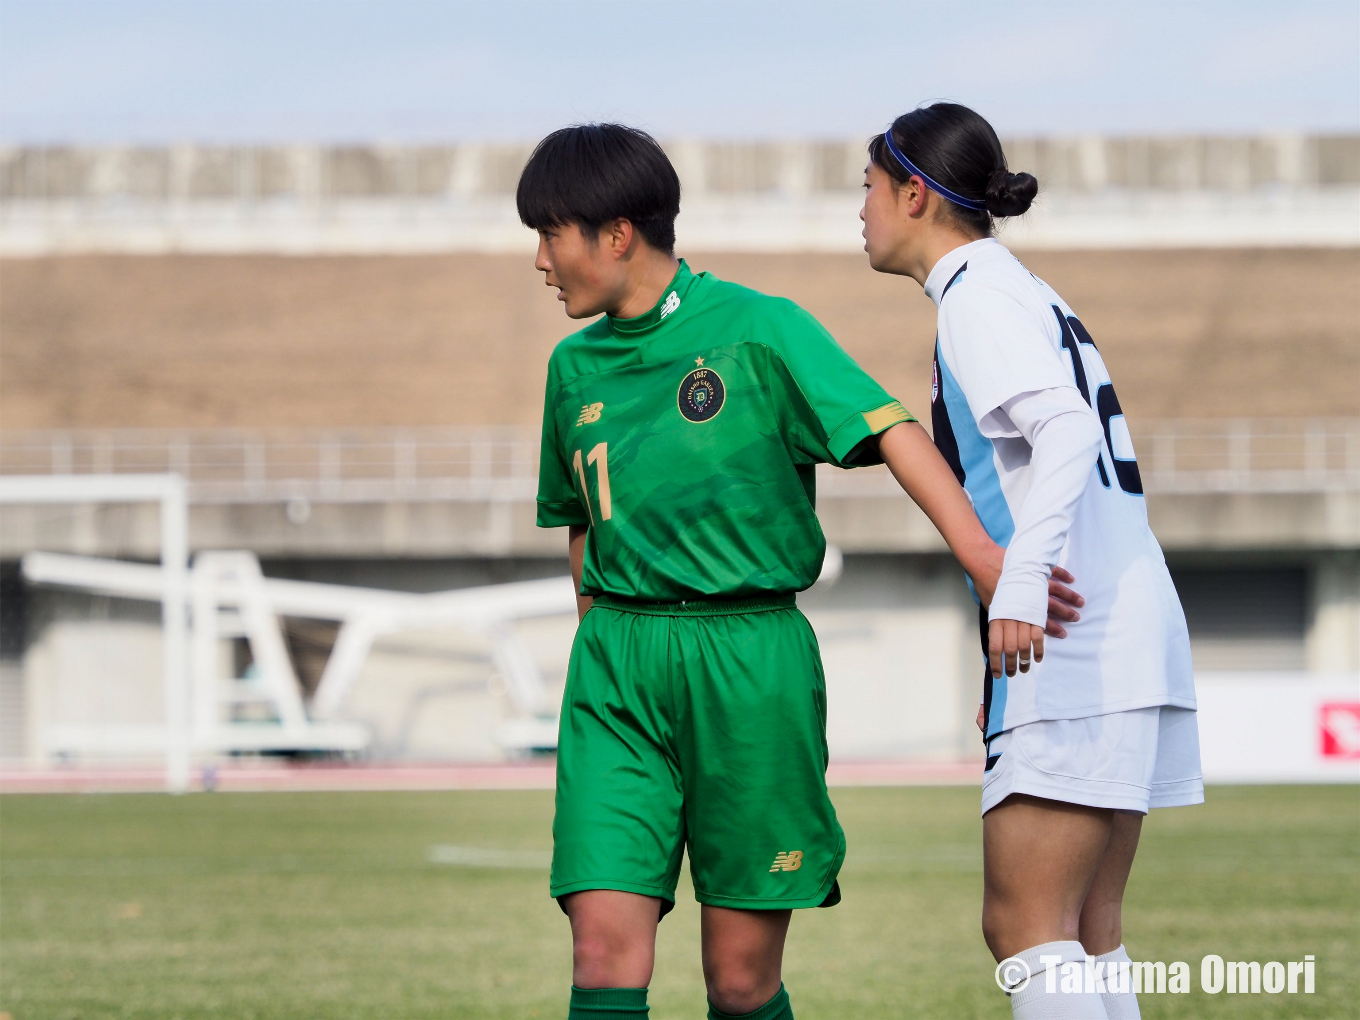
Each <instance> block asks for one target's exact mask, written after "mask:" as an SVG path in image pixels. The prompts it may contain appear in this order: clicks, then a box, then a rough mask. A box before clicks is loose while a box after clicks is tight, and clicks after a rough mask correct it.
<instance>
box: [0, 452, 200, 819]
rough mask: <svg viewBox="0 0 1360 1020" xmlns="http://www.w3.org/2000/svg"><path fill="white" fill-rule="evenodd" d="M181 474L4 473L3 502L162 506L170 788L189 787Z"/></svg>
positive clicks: (185, 506)
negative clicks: (148, 504) (151, 504)
mask: <svg viewBox="0 0 1360 1020" xmlns="http://www.w3.org/2000/svg"><path fill="white" fill-rule="evenodd" d="M187 489H188V486H187V485H186V484H185V481H184V478H183V477H182V476H181V475H177V474H159V475H151V474H126V475H4V476H0V504H4V503H18V504H35V503H95V502H101V503H156V504H157V505H158V506H159V507H160V547H161V569H160V571H159V575H160V579H161V586H160V603H161V625H162V628H163V632H162V641H161V648H162V669H163V673H164V676H163V682H164V691H165V695H164V696H165V788H166V790H168V791H169V792H170V793H184V792H185V791H186V790H188V789H189V774H190V770H191V755H192V749H191V744H190V739H191V737H190V732H189V727H190V720H189V682H188V651H189V644H188V619H187V616H188V590H189V502H188V493H187Z"/></svg>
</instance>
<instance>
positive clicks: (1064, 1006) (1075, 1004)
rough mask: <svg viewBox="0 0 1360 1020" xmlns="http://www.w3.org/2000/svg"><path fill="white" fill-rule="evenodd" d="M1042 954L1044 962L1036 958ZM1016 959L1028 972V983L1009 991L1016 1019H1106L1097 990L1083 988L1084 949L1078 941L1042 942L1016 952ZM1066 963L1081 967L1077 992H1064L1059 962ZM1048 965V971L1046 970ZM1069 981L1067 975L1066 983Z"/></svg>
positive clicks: (1103, 1006) (1103, 1005)
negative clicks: (1051, 980) (1020, 961)
mask: <svg viewBox="0 0 1360 1020" xmlns="http://www.w3.org/2000/svg"><path fill="white" fill-rule="evenodd" d="M1041 956H1047V957H1049V958H1050V959H1049V960H1048V961H1047V962H1045V961H1043V960H1041V959H1039V958H1040V957H1041ZM1052 957H1057V959H1056V960H1054V959H1052ZM1015 959H1017V960H1023V961H1024V962H1025V964H1026V965H1027V966H1028V967H1029V972H1030V980H1029V984H1027V985H1025V987H1024V988H1022V989H1020V990H1019V991H1014V992H1011V993H1010V997H1011V1012H1012V1013H1013V1014H1014V1016H1015V1020H1107V1017H1106V1013H1105V1004H1104V1003H1103V1002H1102V1001H1101V998H1100V993H1099V992H1088V991H1086V990H1085V981H1084V976H1085V967H1084V964H1085V962H1086V950H1085V949H1083V948H1082V945H1081V943H1080V942H1045V943H1044V944H1043V945H1042V946H1034V947H1033V948H1032V949H1026V950H1025V951H1024V952H1023V953H1016V954H1015ZM1065 963H1075V964H1077V965H1078V966H1079V967H1081V968H1082V977H1081V978H1079V979H1078V984H1077V986H1076V987H1077V988H1079V989H1081V990H1080V991H1068V992H1064V991H1063V980H1062V978H1063V975H1062V965H1063V964H1065ZM1050 968H1051V970H1052V973H1051V974H1049V973H1047V972H1048V971H1049V970H1050ZM1050 977H1052V978H1053V991H1049V990H1048V980H1049V978H1050ZM1070 981H1071V979H1070V978H1069V986H1070Z"/></svg>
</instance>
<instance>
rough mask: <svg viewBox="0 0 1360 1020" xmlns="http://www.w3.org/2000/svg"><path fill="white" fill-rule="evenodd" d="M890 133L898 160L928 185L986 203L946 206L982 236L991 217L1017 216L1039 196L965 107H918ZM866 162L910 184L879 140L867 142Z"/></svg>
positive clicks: (1034, 184) (982, 120) (989, 231)
mask: <svg viewBox="0 0 1360 1020" xmlns="http://www.w3.org/2000/svg"><path fill="white" fill-rule="evenodd" d="M888 130H889V131H891V132H892V136H893V142H894V144H896V145H897V147H898V150H899V151H900V152H901V153H902V155H904V156H906V157H907V159H909V160H910V161H911V162H913V163H915V164H916V165H917V166H918V167H919V168H920V169H921V170H922V171H924V172H925V174H926V175H927V176H929V177H930V178H931V179H932V180H934V181H936V182H938V183H939V184H942V185H943V186H944V187H946V188H948V189H949V190H950V191H953V192H955V193H956V194H959V195H962V196H963V197H964V198H971V199H976V200H977V201H979V202H986V203H987V207H986V208H985V209H968V208H965V207H964V206H961V205H957V204H955V203H953V202H950V203H949V205H948V209H949V212H950V214H951V215H952V216H953V217H954V219H955V220H956V221H957V222H958V223H959V224H960V225H961V226H964V227H966V228H968V229H971V230H972V231H974V232H975V233H978V234H981V235H983V236H984V237H990V236H991V234H992V230H993V223H992V217H993V216H1019V215H1021V214H1022V213H1024V212H1025V211H1026V210H1028V209H1029V206H1030V203H1031V202H1033V201H1034V196H1035V195H1036V194H1038V191H1039V182H1038V181H1037V180H1035V179H1034V177H1033V176H1031V175H1030V174H1026V173H1019V174H1013V173H1011V172H1010V170H1009V169H1008V168H1007V166H1006V153H1005V152H1004V151H1003V150H1002V148H1001V141H1000V139H998V138H997V137H996V131H994V130H993V129H992V125H990V124H988V123H987V121H986V119H985V118H984V117H983V116H982V115H981V114H979V113H977V112H976V111H975V110H970V109H969V108H968V107H966V106H960V105H959V104H958V103H932V104H930V105H929V106H918V107H917V108H916V109H915V110H912V111H911V112H910V113H904V114H902V116H900V117H898V118H897V119H896V120H895V121H893V122H892V127H890V128H889V129H888ZM869 158H870V159H872V160H873V161H874V163H875V164H876V165H877V166H878V167H879V169H881V170H882V171H883V172H884V173H886V174H887V175H888V176H889V177H891V178H892V179H893V180H894V181H896V182H897V183H899V184H905V183H906V182H907V181H908V180H909V179H910V175H909V174H908V173H907V170H906V168H905V167H904V166H902V164H901V163H899V162H898V161H897V159H896V158H895V157H894V156H893V154H892V153H891V152H890V151H889V149H888V146H887V144H886V143H885V141H884V138H883V135H875V136H874V137H873V138H871V139H869Z"/></svg>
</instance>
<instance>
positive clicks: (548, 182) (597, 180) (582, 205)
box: [515, 124, 680, 255]
mask: <svg viewBox="0 0 1360 1020" xmlns="http://www.w3.org/2000/svg"><path fill="white" fill-rule="evenodd" d="M515 205H516V206H517V207H518V208H519V218H520V220H521V221H523V223H524V225H525V226H526V227H530V228H532V229H533V230H547V229H550V228H552V227H560V226H563V225H565V224H568V223H575V224H576V225H577V226H579V227H581V228H583V229H585V230H588V231H590V232H591V235H592V237H593V236H594V233H595V232H596V231H598V230H599V229H600V228H601V227H602V226H604V225H605V224H606V223H608V222H609V221H610V220H614V219H626V220H628V221H629V222H631V223H632V224H633V229H634V230H636V231H637V232H638V233H639V234H641V235H642V237H643V239H644V240H645V241H646V242H647V243H648V244H649V245H651V246H652V247H653V248H656V249H658V250H659V251H663V252H665V253H666V254H668V255H670V254H673V253H674V251H675V217H676V216H678V215H679V214H680V178H679V176H678V175H677V174H676V172H675V167H673V166H671V161H670V159H669V158H667V156H666V153H665V152H664V151H663V150H662V148H661V146H660V145H658V144H657V141H656V139H655V138H653V137H652V136H651V135H649V134H647V132H646V131H639V130H638V129H637V128H631V127H626V126H624V125H623V124H574V125H572V126H571V127H564V128H560V129H558V130H557V131H554V132H553V133H552V134H550V135H548V137H547V138H545V139H543V141H541V142H539V143H538V145H537V146H535V147H534V152H533V155H532V156H530V157H529V162H528V163H526V164H525V165H524V171H523V172H522V173H521V174H520V176H519V187H518V188H516V189H515Z"/></svg>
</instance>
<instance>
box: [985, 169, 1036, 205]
mask: <svg viewBox="0 0 1360 1020" xmlns="http://www.w3.org/2000/svg"><path fill="white" fill-rule="evenodd" d="M1038 193H1039V182H1038V181H1037V180H1035V179H1034V177H1033V176H1032V175H1031V174H1013V173H1011V172H1010V171H1008V170H997V171H996V172H995V173H993V174H992V176H991V178H990V179H989V180H988V181H987V211H988V212H989V213H991V214H992V215H993V216H1019V215H1020V214H1021V213H1024V212H1027V211H1028V210H1029V207H1030V203H1032V202H1033V201H1034V196H1035V195H1037V194H1038Z"/></svg>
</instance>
